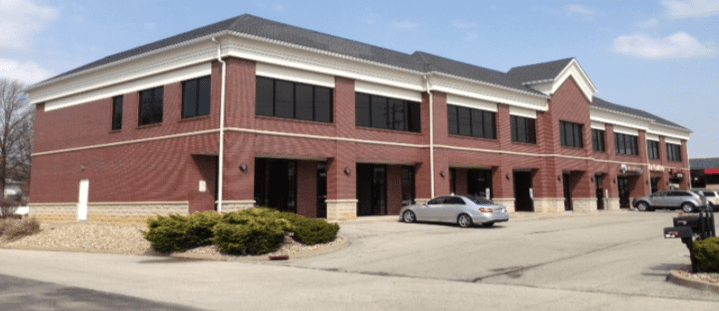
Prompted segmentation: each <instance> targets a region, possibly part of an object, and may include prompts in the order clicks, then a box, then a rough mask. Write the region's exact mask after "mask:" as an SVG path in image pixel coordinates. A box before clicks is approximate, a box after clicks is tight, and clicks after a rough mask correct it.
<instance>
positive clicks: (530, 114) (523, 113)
mask: <svg viewBox="0 0 719 311" xmlns="http://www.w3.org/2000/svg"><path fill="white" fill-rule="evenodd" d="M509 115H511V116H519V117H525V118H530V119H536V118H537V111H536V110H532V109H525V108H519V107H515V106H509Z"/></svg>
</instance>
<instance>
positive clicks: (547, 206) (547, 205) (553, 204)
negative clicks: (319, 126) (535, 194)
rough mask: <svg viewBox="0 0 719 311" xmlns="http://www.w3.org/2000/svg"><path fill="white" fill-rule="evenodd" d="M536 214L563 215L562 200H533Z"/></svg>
mask: <svg viewBox="0 0 719 311" xmlns="http://www.w3.org/2000/svg"><path fill="white" fill-rule="evenodd" d="M534 211H535V212H537V213H564V198H538V199H535V200H534Z"/></svg>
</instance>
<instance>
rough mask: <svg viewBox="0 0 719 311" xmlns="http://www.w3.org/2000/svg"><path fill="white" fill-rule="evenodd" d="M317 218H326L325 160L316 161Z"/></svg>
mask: <svg viewBox="0 0 719 311" xmlns="http://www.w3.org/2000/svg"><path fill="white" fill-rule="evenodd" d="M317 218H327V162H319V163H317Z"/></svg>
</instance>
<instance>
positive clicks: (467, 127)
mask: <svg viewBox="0 0 719 311" xmlns="http://www.w3.org/2000/svg"><path fill="white" fill-rule="evenodd" d="M457 115H459V135H463V136H471V135H472V128H471V126H472V122H471V119H470V118H471V116H470V114H469V108H465V107H458V108H457Z"/></svg>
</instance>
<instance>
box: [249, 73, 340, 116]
mask: <svg viewBox="0 0 719 311" xmlns="http://www.w3.org/2000/svg"><path fill="white" fill-rule="evenodd" d="M256 113H257V115H261V116H273V117H281V118H290V119H300V120H307V121H317V122H326V123H332V89H331V88H327V87H322V86H317V85H309V84H304V83H298V82H290V81H284V80H278V79H271V78H264V77H257V112H256Z"/></svg>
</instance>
